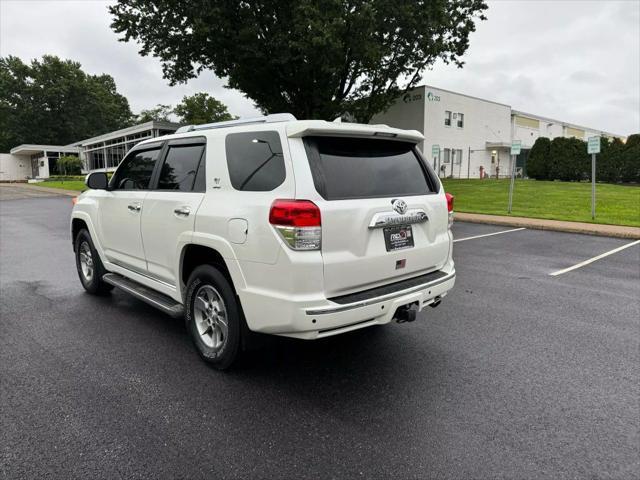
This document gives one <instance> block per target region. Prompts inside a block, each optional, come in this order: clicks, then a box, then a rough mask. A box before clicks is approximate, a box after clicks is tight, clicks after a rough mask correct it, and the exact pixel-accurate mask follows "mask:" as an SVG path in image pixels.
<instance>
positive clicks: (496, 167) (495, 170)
mask: <svg viewBox="0 0 640 480" xmlns="http://www.w3.org/2000/svg"><path fill="white" fill-rule="evenodd" d="M499 172H500V157H499V156H498V151H497V150H492V151H491V176H492V177H496V178H497V177H498V174H499Z"/></svg>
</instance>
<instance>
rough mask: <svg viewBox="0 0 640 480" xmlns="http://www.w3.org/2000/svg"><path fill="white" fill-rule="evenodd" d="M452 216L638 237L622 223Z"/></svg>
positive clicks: (638, 233)
mask: <svg viewBox="0 0 640 480" xmlns="http://www.w3.org/2000/svg"><path fill="white" fill-rule="evenodd" d="M454 218H455V219H456V220H459V221H461V222H469V223H484V224H488V225H505V226H510V227H525V228H530V229H533V230H552V231H555V232H568V233H582V234H585V235H601V236H604V237H616V238H632V239H640V228H638V227H627V226H623V225H605V224H598V223H585V222H565V221H560V220H544V219H541V218H526V217H507V216H501V215H483V214H479V213H464V212H455V215H454Z"/></svg>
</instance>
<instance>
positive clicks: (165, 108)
mask: <svg viewBox="0 0 640 480" xmlns="http://www.w3.org/2000/svg"><path fill="white" fill-rule="evenodd" d="M172 113H173V108H171V105H163V104H161V103H159V104H158V105H156V106H155V107H154V108H150V109H148V110H142V111H141V112H140V113H139V114H138V115H137V116H136V123H146V122H170V121H171V119H170V118H169V117H170V116H171V114H172Z"/></svg>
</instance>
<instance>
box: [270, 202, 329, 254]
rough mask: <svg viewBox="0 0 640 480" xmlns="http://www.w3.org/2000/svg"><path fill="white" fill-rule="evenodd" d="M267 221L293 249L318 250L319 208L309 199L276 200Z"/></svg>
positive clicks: (320, 233)
mask: <svg viewBox="0 0 640 480" xmlns="http://www.w3.org/2000/svg"><path fill="white" fill-rule="evenodd" d="M269 223H270V224H271V225H273V226H274V227H275V228H276V230H277V231H278V233H279V234H280V236H281V237H282V239H283V240H284V241H285V242H286V243H287V245H289V247H291V248H292V249H293V250H319V249H320V241H321V239H322V228H321V226H322V222H321V218H320V209H319V208H318V206H317V205H316V204H315V203H313V202H311V201H309V200H276V201H274V202H273V204H272V205H271V210H270V211H269Z"/></svg>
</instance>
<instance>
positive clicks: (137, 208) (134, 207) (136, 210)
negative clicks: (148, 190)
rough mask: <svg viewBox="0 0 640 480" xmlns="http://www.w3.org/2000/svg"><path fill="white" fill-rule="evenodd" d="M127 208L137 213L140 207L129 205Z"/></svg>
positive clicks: (133, 204) (136, 204) (137, 204)
mask: <svg viewBox="0 0 640 480" xmlns="http://www.w3.org/2000/svg"><path fill="white" fill-rule="evenodd" d="M127 208H128V209H129V210H130V211H132V212H139V211H140V209H141V208H142V207H141V206H140V204H139V203H130V204H129V205H127Z"/></svg>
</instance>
